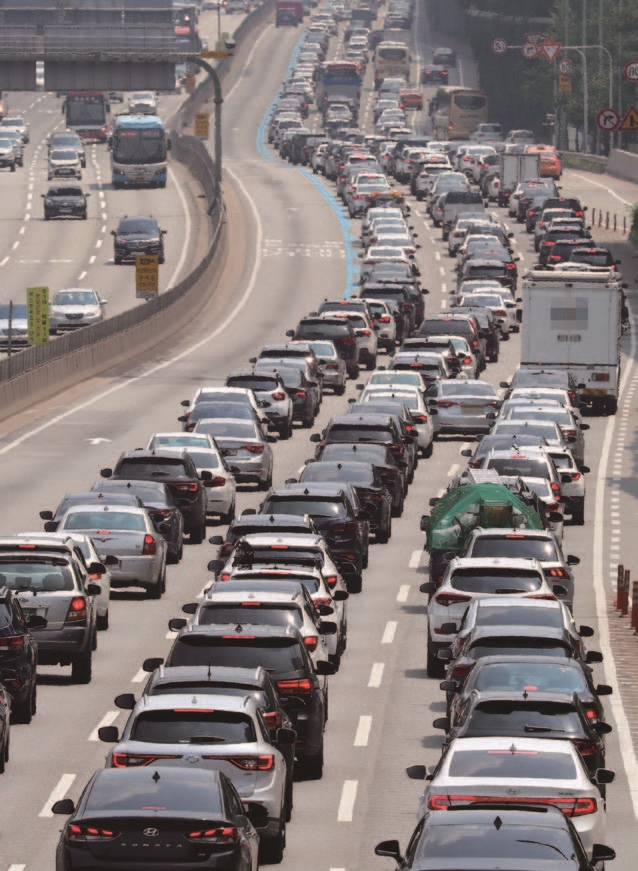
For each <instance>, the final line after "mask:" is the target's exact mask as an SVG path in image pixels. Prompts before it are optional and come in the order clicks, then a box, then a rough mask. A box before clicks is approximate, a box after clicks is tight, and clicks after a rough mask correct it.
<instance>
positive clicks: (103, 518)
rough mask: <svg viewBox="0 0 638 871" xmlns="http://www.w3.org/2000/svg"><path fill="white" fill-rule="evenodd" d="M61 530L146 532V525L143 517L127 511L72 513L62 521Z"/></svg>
mask: <svg viewBox="0 0 638 871" xmlns="http://www.w3.org/2000/svg"><path fill="white" fill-rule="evenodd" d="M61 528H62V529H100V530H101V529H103V530H109V531H112V530H119V531H131V532H146V523H145V518H144V516H143V515H141V514H130V513H129V512H127V511H104V510H101V511H74V512H72V513H71V514H69V515H67V517H66V518H65V519H64V520H63V522H62V527H61Z"/></svg>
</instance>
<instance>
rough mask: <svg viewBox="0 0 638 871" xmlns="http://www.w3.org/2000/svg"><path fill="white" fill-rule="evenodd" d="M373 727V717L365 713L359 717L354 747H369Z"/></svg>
mask: <svg viewBox="0 0 638 871" xmlns="http://www.w3.org/2000/svg"><path fill="white" fill-rule="evenodd" d="M371 728H372V717H370V716H368V715H367V714H363V715H362V716H361V717H359V725H358V726H357V732H356V734H355V736H354V745H353V746H354V747H367V746H368V740H369V738H370V729H371Z"/></svg>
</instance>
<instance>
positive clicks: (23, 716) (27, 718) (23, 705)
mask: <svg viewBox="0 0 638 871" xmlns="http://www.w3.org/2000/svg"><path fill="white" fill-rule="evenodd" d="M37 691H38V690H37V686H36V678H35V675H34V676H33V683H32V684H31V687H30V689H29V695H28V696H27V697H26V699H25V700H24V701H22V702H16V703H15V704H14V705H13V707H12V709H11V720H12V721H13V722H14V723H24V724H25V725H28V724H29V723H30V722H31V720H32V719H33V715H34V714H35V712H36V708H37Z"/></svg>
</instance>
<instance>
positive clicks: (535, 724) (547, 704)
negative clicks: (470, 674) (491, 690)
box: [467, 696, 583, 737]
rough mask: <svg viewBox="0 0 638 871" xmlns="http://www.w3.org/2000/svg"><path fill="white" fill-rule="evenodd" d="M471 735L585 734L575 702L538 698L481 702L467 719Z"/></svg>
mask: <svg viewBox="0 0 638 871" xmlns="http://www.w3.org/2000/svg"><path fill="white" fill-rule="evenodd" d="M467 729H468V732H467V734H468V737H469V736H470V735H471V736H477V735H489V736H492V735H494V736H496V735H518V734H522V735H533V734H545V733H547V732H560V733H561V734H566V735H578V736H580V735H582V731H583V730H582V726H581V723H580V719H579V716H578V712H577V711H576V710H575V709H574V706H573V704H572V703H571V702H554V701H536V700H535V699H534V697H533V696H532V697H531V698H529V699H527V700H524V699H521V700H520V701H519V700H517V699H494V700H490V701H483V702H479V703H478V704H477V706H476V707H475V708H474V711H473V712H472V713H471V714H470V717H469V719H468V722H467Z"/></svg>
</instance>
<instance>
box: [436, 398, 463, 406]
mask: <svg viewBox="0 0 638 871" xmlns="http://www.w3.org/2000/svg"><path fill="white" fill-rule="evenodd" d="M453 405H458V402H452V400H451V399H439V400H437V403H436V406H437V408H452V406H453Z"/></svg>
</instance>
